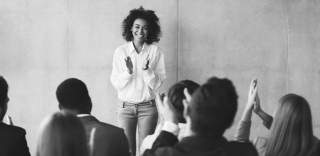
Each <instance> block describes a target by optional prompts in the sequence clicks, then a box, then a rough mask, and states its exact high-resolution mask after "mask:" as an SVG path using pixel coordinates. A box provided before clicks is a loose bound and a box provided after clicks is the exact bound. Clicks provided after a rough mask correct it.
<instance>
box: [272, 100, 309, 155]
mask: <svg viewBox="0 0 320 156" xmlns="http://www.w3.org/2000/svg"><path fill="white" fill-rule="evenodd" d="M312 140H313V131H312V117H311V110H310V106H309V104H308V102H307V101H306V100H305V99H304V98H303V97H301V96H299V95H295V94H287V95H285V96H283V97H282V98H281V99H280V100H279V104H278V106H277V108H276V110H275V113H274V120H273V123H272V125H271V129H270V136H269V139H268V144H267V148H266V155H306V153H307V152H308V150H309V149H310V147H311V145H312Z"/></svg>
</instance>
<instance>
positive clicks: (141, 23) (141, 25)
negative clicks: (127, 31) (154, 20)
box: [131, 18, 148, 43]
mask: <svg viewBox="0 0 320 156" xmlns="http://www.w3.org/2000/svg"><path fill="white" fill-rule="evenodd" d="M131 31H132V35H133V41H134V42H138V43H144V41H145V40H146V39H147V37H148V22H147V21H146V20H144V19H141V18H138V19H136V20H135V21H134V22H133V26H132V28H131Z"/></svg>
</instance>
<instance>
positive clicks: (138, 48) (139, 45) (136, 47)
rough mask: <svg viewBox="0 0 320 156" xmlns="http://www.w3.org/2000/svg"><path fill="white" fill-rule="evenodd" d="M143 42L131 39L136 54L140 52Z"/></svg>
mask: <svg viewBox="0 0 320 156" xmlns="http://www.w3.org/2000/svg"><path fill="white" fill-rule="evenodd" d="M143 44H144V43H141V42H135V41H133V46H134V48H135V49H136V51H137V53H138V54H139V53H140V52H141V50H142V47H143Z"/></svg>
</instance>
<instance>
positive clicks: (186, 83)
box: [140, 80, 200, 153]
mask: <svg viewBox="0 0 320 156" xmlns="http://www.w3.org/2000/svg"><path fill="white" fill-rule="evenodd" d="M199 87H200V85H199V84H198V83H195V82H193V81H190V80H182V81H179V82H177V83H175V84H174V85H172V86H171V87H170V88H169V91H168V102H170V103H171V104H172V106H173V108H174V109H175V111H176V115H177V118H178V127H179V135H178V139H179V140H181V139H182V138H183V137H184V132H185V127H186V120H185V119H184V117H183V108H184V107H183V102H182V101H183V100H184V99H186V97H185V95H184V89H185V88H186V89H187V90H188V92H189V93H190V94H193V92H194V91H195V90H196V89H197V88H199ZM161 96H162V97H164V94H162V95H161ZM159 102H161V101H159ZM158 122H159V123H158V126H157V128H156V131H155V132H154V134H152V135H148V136H147V137H146V138H145V139H144V140H143V142H142V144H141V147H140V152H141V153H143V152H144V151H145V150H146V149H151V147H152V145H153V143H154V141H155V140H156V138H157V137H158V135H159V134H160V132H161V129H162V126H163V123H164V121H163V118H162V117H161V116H160V118H159V121H158Z"/></svg>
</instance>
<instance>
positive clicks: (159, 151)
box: [143, 131, 258, 156]
mask: <svg viewBox="0 0 320 156" xmlns="http://www.w3.org/2000/svg"><path fill="white" fill-rule="evenodd" d="M143 155H144V156H258V153H257V151H256V149H255V148H254V147H253V145H252V144H251V143H240V142H228V141H227V140H226V139H225V138H224V137H222V136H221V137H217V138H210V137H201V136H191V137H185V138H183V139H182V140H181V141H180V142H178V139H177V137H176V136H174V135H173V134H171V133H169V132H166V131H162V132H161V133H160V135H159V136H158V138H157V139H156V141H155V142H154V144H153V146H152V149H150V150H146V151H145V152H144V154H143Z"/></svg>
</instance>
